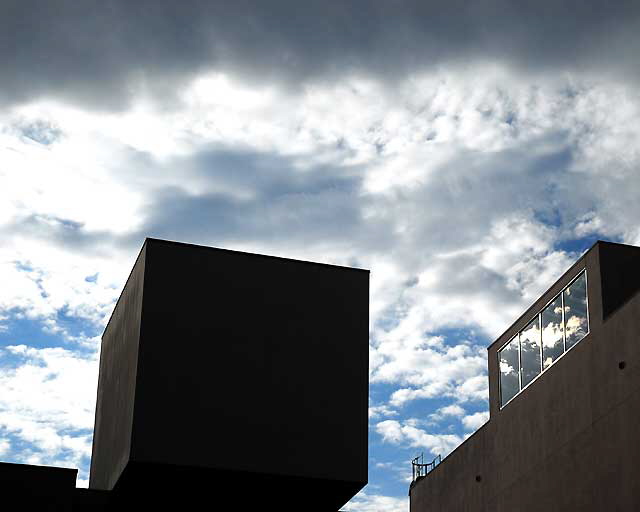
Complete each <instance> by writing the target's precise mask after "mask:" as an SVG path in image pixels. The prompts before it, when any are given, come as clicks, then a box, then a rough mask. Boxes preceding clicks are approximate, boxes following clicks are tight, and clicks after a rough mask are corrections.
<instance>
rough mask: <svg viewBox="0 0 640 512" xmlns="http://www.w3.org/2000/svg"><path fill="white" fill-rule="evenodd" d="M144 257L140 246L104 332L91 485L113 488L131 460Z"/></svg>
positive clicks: (99, 487) (143, 250) (93, 486)
mask: <svg viewBox="0 0 640 512" xmlns="http://www.w3.org/2000/svg"><path fill="white" fill-rule="evenodd" d="M145 255H146V249H145V247H143V248H142V250H141V251H140V254H139V255H138V259H137V260H136V263H135V265H134V267H133V270H132V271H131V274H130V275H129V279H128V280H127V283H126V284H125V287H124V290H123V291H122V294H121V295H120V298H119V299H118V302H117V304H116V307H115V309H114V311H113V314H112V315H111V319H110V320H109V323H108V324H107V327H106V329H105V331H104V334H103V335H102V347H101V349H100V374H99V378H98V396H97V400H96V419H95V427H94V433H93V451H92V457H91V475H90V481H89V487H90V488H92V489H112V488H113V487H114V485H115V484H116V482H117V480H118V478H119V476H120V474H121V473H122V471H123V470H124V468H125V466H126V465H127V462H128V461H129V456H130V449H131V431H132V421H133V407H134V395H135V389H136V373H137V364H138V343H139V338H140V318H141V310H142V299H143V293H142V292H143V284H144V273H145Z"/></svg>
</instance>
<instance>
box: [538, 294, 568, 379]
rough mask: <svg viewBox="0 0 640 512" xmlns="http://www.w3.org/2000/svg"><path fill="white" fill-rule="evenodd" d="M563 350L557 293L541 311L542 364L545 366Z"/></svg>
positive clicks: (559, 302) (560, 309) (559, 297)
mask: <svg viewBox="0 0 640 512" xmlns="http://www.w3.org/2000/svg"><path fill="white" fill-rule="evenodd" d="M563 352H564V340H563V325H562V297H561V296H560V295H558V296H557V297H556V298H555V299H554V300H553V302H551V303H550V304H549V305H548V306H547V307H546V308H545V309H544V310H543V311H542V364H543V367H544V368H547V367H548V366H549V365H551V363H553V362H554V361H555V360H556V359H558V358H559V357H560V356H561V355H562V353H563Z"/></svg>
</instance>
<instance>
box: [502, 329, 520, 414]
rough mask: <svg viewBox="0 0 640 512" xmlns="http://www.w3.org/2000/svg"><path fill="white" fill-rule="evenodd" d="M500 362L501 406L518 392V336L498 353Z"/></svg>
mask: <svg viewBox="0 0 640 512" xmlns="http://www.w3.org/2000/svg"><path fill="white" fill-rule="evenodd" d="M498 361H499V362H500V389H501V390H502V395H501V397H502V400H501V401H502V405H504V404H506V403H507V402H508V401H509V400H511V399H512V398H513V397H514V396H516V395H517V394H518V392H519V391H520V379H519V378H518V371H519V363H518V336H516V337H515V338H513V339H512V340H511V341H510V342H509V344H508V345H507V346H505V347H504V348H503V349H502V350H501V351H500V352H499V353H498Z"/></svg>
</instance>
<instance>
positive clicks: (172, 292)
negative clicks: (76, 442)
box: [0, 238, 369, 511]
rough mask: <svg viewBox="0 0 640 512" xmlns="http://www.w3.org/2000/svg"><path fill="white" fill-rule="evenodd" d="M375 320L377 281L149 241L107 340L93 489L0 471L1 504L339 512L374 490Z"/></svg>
mask: <svg viewBox="0 0 640 512" xmlns="http://www.w3.org/2000/svg"><path fill="white" fill-rule="evenodd" d="M368 312H369V272H368V271H366V270H361V269H354V268H347V267H339V266H334V265H325V264H319V263H310V262H302V261H297V260H291V259H286V258H276V257H270V256H262V255H256V254H248V253H243V252H237V251H229V250H223V249H214V248H210V247H202V246H196V245H189V244H182V243H176V242H167V241H162V240H156V239H151V238H148V239H147V240H146V241H145V243H144V245H143V247H142V250H141V251H140V254H139V255H138V258H137V260H136V263H135V265H134V267H133V270H132V271H131V274H130V276H129V279H128V280H127V283H126V285H125V287H124V290H123V292H122V294H121V296H120V298H119V300H118V302H117V304H116V306H115V309H114V311H113V314H112V316H111V319H110V320H109V323H108V325H107V327H106V329H105V331H104V334H103V337H102V348H101V354H100V374H99V382H98V393H97V402H96V417H95V429H94V437H93V453H92V459H91V472H90V473H91V474H90V482H89V489H76V488H75V479H76V473H77V470H75V469H63V468H51V467H38V466H27V465H20V464H0V482H2V484H3V491H4V494H3V503H8V502H9V501H8V500H12V499H17V500H18V502H19V503H20V504H21V506H22V509H23V510H28V509H29V506H31V507H33V508H34V509H37V510H60V511H67V510H69V511H71V510H73V511H76V510H87V511H89V510H91V511H98V510H100V511H103V510H104V511H108V510H221V511H222V510H225V511H226V510H271V509H275V510H310V511H336V510H338V509H339V508H340V507H341V506H342V505H343V504H344V503H346V502H347V501H349V499H351V498H352V497H353V496H354V495H355V494H356V493H357V492H358V491H359V490H360V489H361V488H362V487H364V486H365V485H366V483H367V450H368V446H367V422H368V333H369V326H368ZM79 385H81V383H79Z"/></svg>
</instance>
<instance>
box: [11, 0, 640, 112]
mask: <svg viewBox="0 0 640 512" xmlns="http://www.w3.org/2000/svg"><path fill="white" fill-rule="evenodd" d="M639 12H640V3H639V2H637V1H618V2H605V1H600V2H588V1H578V0H574V1H564V2H558V1H556V0H544V1H540V2H529V1H527V2H509V1H506V0H484V1H477V2H468V1H464V2H463V1H446V2H444V1H443V2H424V1H417V0H416V1H370V0H367V1H364V0H353V1H350V2H344V1H323V2H298V1H293V0H280V1H278V0H274V1H269V2H262V1H253V2H251V1H242V0H240V1H233V2H211V1H198V0H183V1H179V2H176V1H168V0H167V1H161V0H154V1H145V0H136V1H135V2H130V1H124V0H115V1H107V2H97V1H94V2H89V1H86V2H78V1H71V0H68V1H65V0H59V1H24V0H9V1H8V2H7V1H5V2H2V7H0V59H1V61H2V63H3V67H2V71H1V73H0V99H1V100H2V101H3V102H5V103H6V102H15V101H20V100H27V99H30V98H33V97H37V96H51V95H55V96H58V97H63V98H67V99H70V100H72V101H75V102H78V101H79V102H86V103H89V104H94V105H96V106H102V107H106V108H113V107H122V106H124V105H126V101H127V99H128V98H130V96H131V94H132V93H134V92H136V91H141V90H142V91H147V92H151V93H156V94H161V95H162V96H163V97H165V98H166V100H168V98H169V97H170V96H171V93H172V92H174V91H175V90H177V89H179V88H180V86H181V85H183V84H184V81H185V80H188V79H189V78H190V77H191V76H193V74H194V73H197V72H199V71H202V70H210V69H217V70H224V71H228V72H232V73H234V74H236V75H240V76H242V77H243V78H244V79H247V80H253V81H256V82H260V81H279V82H281V83H283V84H286V85H295V84H300V83H304V82H305V81H307V80H332V79H335V78H336V77H339V76H342V75H343V74H345V73H348V72H350V71H354V72H361V73H363V72H364V73H370V74H373V75H376V76H379V77H381V78H389V79H392V78H394V77H397V76H402V74H403V73H406V72H409V71H419V70H421V69H425V68H429V67H430V66H435V65H442V64H447V63H454V64H455V63H457V64H466V63H470V62H475V61H481V62H483V61H486V60H491V61H496V60H498V61H502V62H505V63H507V64H510V65H513V66H515V67H519V68H524V69H526V70H528V71H533V72H537V71H542V72H545V71H549V70H555V71H557V70H569V71H571V70H574V71H575V70H577V71H581V70H584V71H589V72H600V71H606V72H614V73H618V74H623V75H628V76H630V77H634V78H637V77H638V73H639V71H638V69H637V58H636V56H637V54H638V50H640V45H639V44H638V39H639V38H638V37H637V33H638V32H639V31H640V25H639V23H638V20H639Z"/></svg>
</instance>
